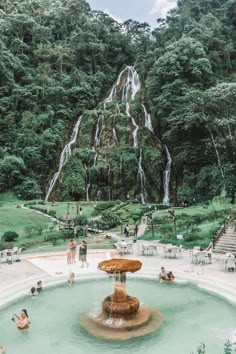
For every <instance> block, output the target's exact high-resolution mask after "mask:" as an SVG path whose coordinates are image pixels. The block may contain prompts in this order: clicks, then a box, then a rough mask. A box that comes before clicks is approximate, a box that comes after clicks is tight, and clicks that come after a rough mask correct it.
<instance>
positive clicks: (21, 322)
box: [12, 309, 30, 330]
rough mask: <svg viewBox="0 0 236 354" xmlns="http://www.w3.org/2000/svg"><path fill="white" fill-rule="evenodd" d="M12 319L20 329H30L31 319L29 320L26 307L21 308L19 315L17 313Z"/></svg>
mask: <svg viewBox="0 0 236 354" xmlns="http://www.w3.org/2000/svg"><path fill="white" fill-rule="evenodd" d="M12 321H13V322H15V324H16V325H17V328H18V329H20V330H23V329H28V328H29V324H30V321H29V316H28V313H27V310H26V309H23V310H21V313H20V315H19V316H18V315H17V314H16V313H15V314H14V315H13V317H12Z"/></svg>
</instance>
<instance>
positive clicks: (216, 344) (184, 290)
mask: <svg viewBox="0 0 236 354" xmlns="http://www.w3.org/2000/svg"><path fill="white" fill-rule="evenodd" d="M112 291H113V281H112V279H111V278H105V279H102V280H101V279H100V280H97V281H95V280H90V281H78V282H77V283H76V284H74V286H72V287H69V286H68V284H66V283H65V284H63V285H61V286H59V287H56V288H50V289H44V290H43V292H42V293H41V294H40V295H39V296H38V297H37V298H31V297H28V296H25V297H24V298H20V299H18V300H17V301H15V302H14V303H11V304H9V305H8V306H6V307H4V308H2V309H0V344H3V345H4V346H5V347H6V349H7V354H44V353H45V354H46V353H47V354H100V353H104V354H108V353H109V354H111V353H115V354H116V353H117V354H118V353H119V354H121V353H122V354H125V353H129V354H132V353H135V354H144V353H145V354H154V353H155V354H190V353H191V352H194V353H196V349H197V346H198V345H199V344H200V343H201V342H204V343H205V344H206V348H207V353H208V354H223V346H224V343H225V342H226V340H227V339H228V338H230V337H231V335H232V333H233V331H234V330H235V329H236V307H235V306H233V305H232V304H230V303H228V302H227V301H224V300H223V299H221V298H220V297H217V296H214V295H212V294H210V293H208V292H205V291H201V290H199V289H198V288H196V287H194V286H192V285H189V284H184V285H178V284H173V283H172V284H159V283H158V282H157V281H156V280H153V281H150V280H138V279H129V278H128V280H127V292H128V294H130V295H133V296H137V297H138V298H139V300H140V302H141V303H142V304H144V305H145V306H149V307H153V308H157V309H158V310H159V311H160V312H161V313H162V315H163V317H164V319H165V320H164V323H163V325H162V326H161V328H160V329H159V330H158V331H157V332H155V333H153V334H151V335H148V336H145V337H141V338H134V339H132V340H128V341H107V340H103V339H98V338H94V337H92V336H91V335H90V334H88V333H87V332H86V331H85V330H84V329H83V328H81V327H80V316H81V315H82V314H84V313H89V312H90V311H91V310H96V309H98V308H100V305H101V302H102V300H103V299H104V297H105V296H107V295H108V294H111V293H112ZM23 308H26V309H27V310H28V313H29V317H30V321H31V327H30V329H29V330H27V331H19V330H17V328H16V326H15V325H14V323H12V321H11V317H12V314H13V313H19V312H20V310H21V309H23Z"/></svg>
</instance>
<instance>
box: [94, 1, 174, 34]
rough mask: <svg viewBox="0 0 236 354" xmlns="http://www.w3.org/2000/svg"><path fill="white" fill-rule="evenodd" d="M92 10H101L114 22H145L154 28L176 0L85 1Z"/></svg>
mask: <svg viewBox="0 0 236 354" xmlns="http://www.w3.org/2000/svg"><path fill="white" fill-rule="evenodd" d="M87 2H88V3H89V4H90V6H91V8H92V9H93V10H101V11H104V12H106V13H108V14H109V15H111V16H112V17H114V18H115V19H116V20H118V21H120V22H123V21H125V20H128V19H130V18H131V19H132V20H137V21H139V22H147V23H149V24H150V25H151V27H153V28H154V27H156V19H157V18H160V17H165V15H166V13H167V12H168V11H169V10H170V9H171V8H173V7H175V5H176V2H177V0H87Z"/></svg>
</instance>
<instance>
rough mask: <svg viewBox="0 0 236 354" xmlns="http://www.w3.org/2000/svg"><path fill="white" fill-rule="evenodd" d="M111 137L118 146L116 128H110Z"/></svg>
mask: <svg viewBox="0 0 236 354" xmlns="http://www.w3.org/2000/svg"><path fill="white" fill-rule="evenodd" d="M112 136H113V140H114V143H115V144H116V145H118V144H119V142H118V138H117V134H116V128H115V127H113V128H112Z"/></svg>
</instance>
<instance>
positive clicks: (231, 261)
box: [225, 258, 235, 272]
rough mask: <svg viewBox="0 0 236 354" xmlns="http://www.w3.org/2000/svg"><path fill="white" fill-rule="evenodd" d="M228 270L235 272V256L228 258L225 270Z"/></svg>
mask: <svg viewBox="0 0 236 354" xmlns="http://www.w3.org/2000/svg"><path fill="white" fill-rule="evenodd" d="M226 270H228V272H230V271H231V270H232V271H233V272H234V271H235V258H228V259H226V261H225V271H226Z"/></svg>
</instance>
